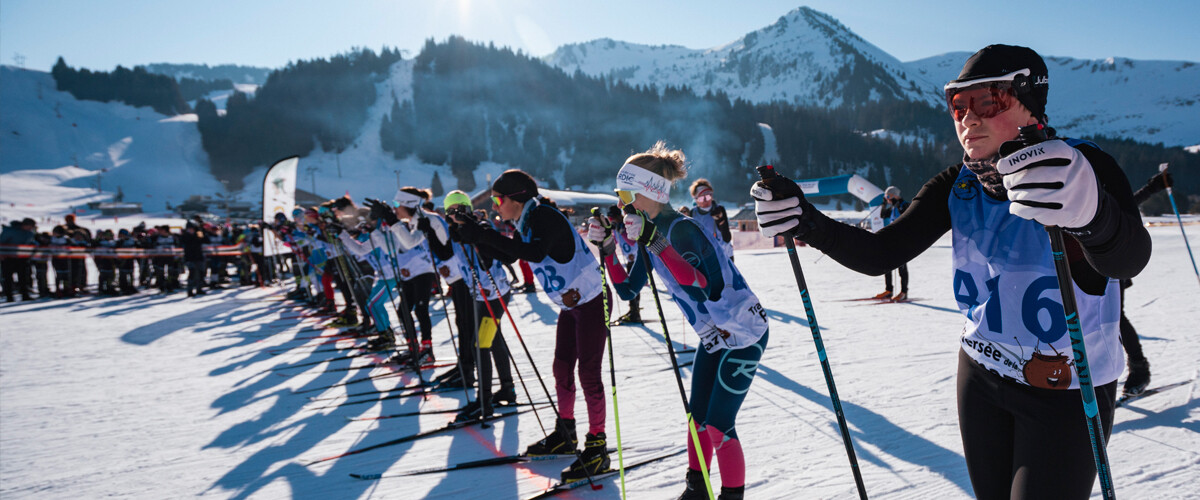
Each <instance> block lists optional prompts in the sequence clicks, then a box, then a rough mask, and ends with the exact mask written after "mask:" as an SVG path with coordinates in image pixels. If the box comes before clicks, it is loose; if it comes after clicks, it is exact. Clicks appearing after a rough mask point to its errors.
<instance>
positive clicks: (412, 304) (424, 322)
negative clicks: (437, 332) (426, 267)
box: [400, 272, 433, 340]
mask: <svg viewBox="0 0 1200 500" xmlns="http://www.w3.org/2000/svg"><path fill="white" fill-rule="evenodd" d="M400 293H403V294H404V303H405V305H407V306H408V308H409V310H411V311H412V313H415V314H416V316H417V327H418V328H420V329H421V340H433V331H432V330H431V328H432V326H431V325H432V322H431V321H430V320H429V299H430V298H431V297H433V273H431V272H430V273H424V274H418V275H416V276H413V277H412V278H409V279H407V280H403V281H401V282H400Z"/></svg>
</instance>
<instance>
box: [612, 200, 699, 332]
mask: <svg viewBox="0 0 1200 500" xmlns="http://www.w3.org/2000/svg"><path fill="white" fill-rule="evenodd" d="M680 213H683V211H680ZM607 216H608V220H610V221H613V222H614V224H613V227H612V230H613V233H615V234H616V244H617V248H619V249H620V250H621V257H622V258H624V259H625V270H626V271H629V268H630V267H631V266H633V262H634V261H635V260H637V249H638V245H637V240H634V239H630V238H629V236H628V235H626V234H625V224H624V223H621V224H616V222H618V221H622V220H624V219H625V215H624V214H622V213H621V209H620V207H617V206H616V205H612V206H610V207H608V214H607ZM641 302H642V296H641V294H636V293H635V294H633V297H632V298H630V299H629V301H628V304H629V312H627V313H625V314H624V315H622V316H621V317H620V318H617V322H616V323H617V324H621V325H624V324H640V323H641V322H642V304H641Z"/></svg>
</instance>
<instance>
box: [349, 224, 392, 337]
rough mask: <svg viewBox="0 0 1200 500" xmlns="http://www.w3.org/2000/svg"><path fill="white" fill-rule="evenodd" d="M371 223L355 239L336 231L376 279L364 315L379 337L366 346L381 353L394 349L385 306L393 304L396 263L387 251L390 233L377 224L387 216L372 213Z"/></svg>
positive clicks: (390, 325) (389, 319) (390, 241)
mask: <svg viewBox="0 0 1200 500" xmlns="http://www.w3.org/2000/svg"><path fill="white" fill-rule="evenodd" d="M384 210H386V208H384ZM370 220H371V221H372V223H371V224H370V225H368V226H366V227H364V228H363V230H362V231H361V232H359V233H358V235H357V236H351V234H350V233H349V232H347V231H345V230H344V229H342V230H339V231H338V239H339V240H341V242H342V247H343V248H345V249H346V252H347V253H349V254H350V255H353V256H355V257H356V258H359V259H365V260H366V261H367V262H368V263H369V264H370V265H371V268H372V269H373V270H374V272H375V274H377V275H378V277H377V278H376V279H375V280H374V281H373V282H372V283H371V289H370V291H369V292H368V293H367V314H369V315H370V316H371V318H372V319H373V320H374V325H375V333H376V334H377V335H378V336H377V337H376V338H375V339H372V340H371V341H370V342H369V343H368V348H370V349H374V350H384V349H390V348H392V347H393V346H395V345H396V335H395V333H394V332H393V331H392V320H391V318H390V317H389V316H388V312H387V304H388V303H389V302H392V301H393V300H394V297H393V294H394V293H395V292H394V291H393V290H395V289H396V262H395V257H394V256H393V255H392V253H391V252H390V251H389V250H388V249H390V248H394V247H395V245H396V243H395V240H394V237H393V236H392V234H391V232H389V231H387V230H385V229H383V228H382V225H380V224H379V223H380V222H381V221H386V212H385V213H379V211H376V210H372V211H371V212H370Z"/></svg>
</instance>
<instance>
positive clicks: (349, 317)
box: [329, 310, 358, 328]
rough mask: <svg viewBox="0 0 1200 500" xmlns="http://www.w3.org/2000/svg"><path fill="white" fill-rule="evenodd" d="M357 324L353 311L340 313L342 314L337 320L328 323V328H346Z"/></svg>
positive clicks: (356, 317)
mask: <svg viewBox="0 0 1200 500" xmlns="http://www.w3.org/2000/svg"><path fill="white" fill-rule="evenodd" d="M357 324H358V315H357V314H355V313H354V311H351V310H346V311H342V314H341V315H340V316H338V318H337V319H335V320H333V321H331V322H329V326H330V327H333V328H346V327H348V326H355V325H357Z"/></svg>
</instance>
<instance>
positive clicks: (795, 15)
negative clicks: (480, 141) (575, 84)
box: [546, 7, 936, 107]
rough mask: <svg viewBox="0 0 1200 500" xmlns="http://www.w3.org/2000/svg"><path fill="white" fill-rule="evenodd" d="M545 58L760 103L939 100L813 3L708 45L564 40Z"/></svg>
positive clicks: (588, 70) (633, 80) (594, 72)
mask: <svg viewBox="0 0 1200 500" xmlns="http://www.w3.org/2000/svg"><path fill="white" fill-rule="evenodd" d="M546 61H547V63H549V64H551V65H554V66H557V67H559V68H561V69H563V70H564V71H567V72H574V71H576V70H579V71H583V72H584V73H587V74H590V75H606V76H609V77H611V78H616V79H620V80H624V81H626V82H628V83H630V84H634V85H654V86H657V87H659V88H662V87H666V86H676V87H678V86H683V85H686V86H689V87H691V88H692V89H693V90H695V91H696V92H697V93H701V94H702V93H705V92H707V91H710V90H711V91H723V92H726V93H727V94H729V95H730V96H732V97H739V98H743V99H747V100H750V101H754V102H766V101H776V100H778V101H785V102H789V103H793V104H799V105H810V106H829V107H836V106H841V105H843V104H857V103H862V102H867V101H875V100H879V99H881V98H900V99H907V100H917V101H927V102H930V103H933V102H934V101H935V100H936V98H935V97H934V96H935V94H933V93H931V90H932V89H934V85H933V84H931V83H930V82H929V81H926V80H924V79H923V78H919V77H915V78H914V77H910V76H909V75H908V73H907V68H906V67H905V66H904V65H903V64H902V63H901V62H900V61H899V60H897V59H896V58H894V57H892V56H891V55H889V54H888V53H886V52H884V51H883V50H881V49H880V48H878V47H876V46H874V45H872V44H870V43H869V42H867V41H865V40H863V39H862V37H859V36H858V35H856V34H855V33H854V32H852V31H850V29H849V28H847V27H845V26H843V25H842V24H841V23H840V22H838V21H837V20H836V19H834V18H832V17H830V16H829V15H827V14H824V13H821V12H818V11H815V10H813V9H810V8H807V7H801V8H798V9H796V10H793V11H791V12H789V13H788V14H786V15H784V16H782V17H780V18H779V20H778V21H776V22H775V23H772V24H771V25H769V26H766V27H764V28H762V29H760V30H757V31H753V32H751V33H748V34H746V35H745V36H743V37H741V38H739V39H737V40H734V41H732V42H730V43H728V44H724V45H720V46H717V47H712V48H708V49H689V48H686V47H680V46H670V45H664V46H653V47H652V46H648V45H641V44H635V43H628V42H620V41H615V40H611V39H600V40H594V41H591V42H587V43H583V44H573V45H566V46H563V47H560V48H559V49H558V50H556V51H555V52H554V53H553V54H551V55H549V56H547V57H546Z"/></svg>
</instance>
